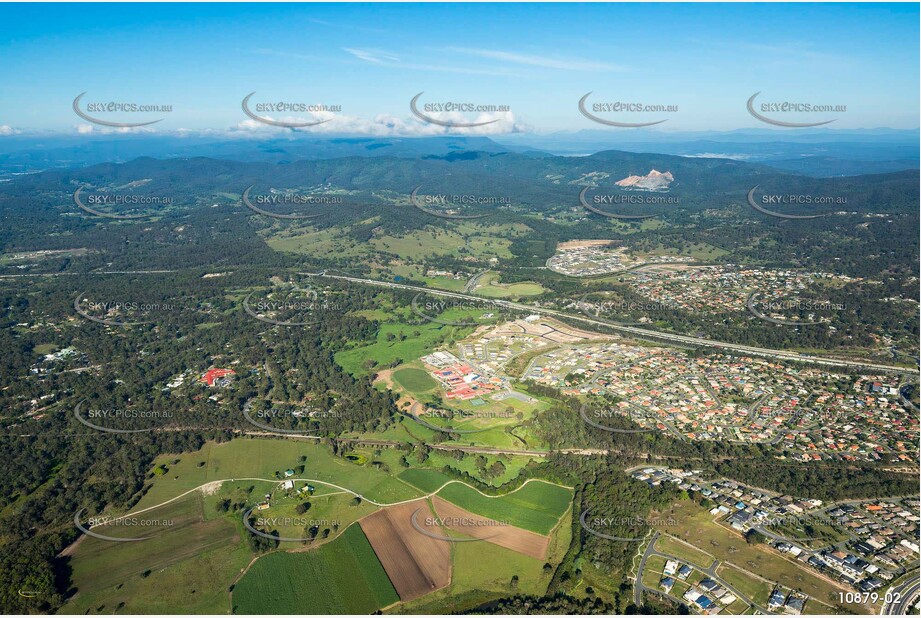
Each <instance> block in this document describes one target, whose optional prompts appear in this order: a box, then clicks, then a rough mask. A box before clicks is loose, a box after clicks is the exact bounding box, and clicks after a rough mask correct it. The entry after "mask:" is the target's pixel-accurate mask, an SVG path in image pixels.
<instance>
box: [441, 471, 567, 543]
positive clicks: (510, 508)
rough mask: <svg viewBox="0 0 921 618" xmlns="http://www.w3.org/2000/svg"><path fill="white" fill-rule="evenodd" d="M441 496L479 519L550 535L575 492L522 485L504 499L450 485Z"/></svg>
mask: <svg viewBox="0 0 921 618" xmlns="http://www.w3.org/2000/svg"><path fill="white" fill-rule="evenodd" d="M438 495H439V496H440V497H441V498H444V499H445V500H447V501H449V502H453V503H454V504H456V505H457V506H459V507H461V508H462V509H466V510H468V511H470V512H472V513H476V514H477V515H482V516H483V517H488V518H490V519H498V520H501V521H507V522H509V523H510V524H511V525H513V526H517V527H519V528H524V529H525V530H530V531H532V532H536V533H538V534H542V535H547V534H550V531H551V530H553V528H554V527H555V526H556V525H557V522H558V521H559V519H560V517H562V516H563V513H565V512H566V509H568V508H569V505H570V503H571V502H572V491H571V490H569V489H567V488H565V487H560V486H559V485H554V484H552V483H545V482H542V481H536V482H531V483H528V484H526V485H523V486H522V487H521V488H520V489H518V490H517V491H514V492H512V493H509V494H508V495H505V496H499V497H490V496H484V495H483V494H481V493H479V492H478V491H476V490H475V489H472V488H470V487H468V486H466V485H461V484H458V483H454V484H451V485H448V486H447V487H445V488H444V489H442V490H441V491H440V492H438Z"/></svg>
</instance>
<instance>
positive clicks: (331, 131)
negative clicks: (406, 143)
mask: <svg viewBox="0 0 921 618" xmlns="http://www.w3.org/2000/svg"><path fill="white" fill-rule="evenodd" d="M326 118H329V119H330V120H329V122H325V123H323V124H319V125H315V126H312V127H305V128H301V129H297V132H299V133H311V134H316V135H343V134H344V135H368V136H372V137H426V136H437V135H501V134H505V133H523V132H527V131H530V127H528V126H527V125H525V124H523V123H521V122H518V121H516V120H515V116H514V114H512V113H509V112H504V113H484V114H480V115H478V116H476V117H468V116H464V115H463V114H440V115H438V117H437V119H438V120H444V121H451V120H453V121H456V122H487V121H490V120H497V122H493V123H491V124H486V125H482V126H478V127H464V128H461V127H456V128H454V127H443V126H440V125H437V124H430V123H426V122H422V121H419V120H416V119H414V118H409V119H407V118H398V117H396V116H391V115H389V114H378V115H377V116H375V117H373V118H361V117H358V116H346V115H342V114H335V115H334V114H329V113H316V114H313V116H312V119H313V120H323V119H326ZM273 120H274V119H273ZM278 120H283V121H286V122H305V121H309V120H311V118H293V117H285V118H280V119H278ZM290 131H291V129H287V128H283V127H275V126H272V125H267V124H264V123H261V122H258V121H256V120H252V119H247V120H244V121H242V122H240V123H238V124H237V125H235V126H234V127H232V128H230V129H229V133H231V134H234V135H238V136H245V135H253V136H255V135H271V134H277V135H282V134H285V133H288V132H290Z"/></svg>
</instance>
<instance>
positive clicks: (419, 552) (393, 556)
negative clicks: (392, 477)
mask: <svg viewBox="0 0 921 618" xmlns="http://www.w3.org/2000/svg"><path fill="white" fill-rule="evenodd" d="M420 508H421V509H422V511H421V512H420V513H419V515H418V516H417V517H416V522H417V523H418V524H419V526H420V527H422V528H424V529H425V530H428V531H430V532H431V533H432V534H434V535H436V536H446V535H445V533H444V531H443V530H442V529H441V528H439V527H438V526H435V525H429V524H430V522H427V521H426V520H427V519H430V518H431V517H432V514H431V509H430V508H429V506H428V504H427V503H426V501H425V500H424V499H420V500H414V501H412V502H407V503H406V504H400V505H398V506H390V507H387V508H383V509H381V510H379V511H377V512H375V513H372V514H371V515H368V516H367V517H365V518H363V519H361V520H360V521H359V524H360V525H361V529H362V530H363V531H364V533H365V536H367V537H368V540H369V541H370V542H371V547H373V548H374V553H375V554H377V558H378V560H380V561H381V564H382V565H383V567H384V570H385V571H386V572H387V577H389V578H390V582H391V583H392V584H393V587H394V588H395V589H396V591H397V594H398V595H400V600H402V601H411V600H412V599H416V598H418V597H421V596H422V595H425V594H429V593H430V592H433V591H435V590H438V589H439V588H444V587H445V586H447V585H448V584H450V583H451V547H450V544H449V543H446V542H445V541H439V540H436V539H433V538H430V537H427V536H425V535H424V534H422V533H420V532H419V531H418V530H416V529H415V528H414V527H413V525H412V521H411V518H412V515H413V513H414V512H415V511H416V510H417V509H420Z"/></svg>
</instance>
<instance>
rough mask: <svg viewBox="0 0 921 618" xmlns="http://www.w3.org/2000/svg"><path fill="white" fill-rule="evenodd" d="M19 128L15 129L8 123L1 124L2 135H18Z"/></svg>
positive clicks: (0, 131)
mask: <svg viewBox="0 0 921 618" xmlns="http://www.w3.org/2000/svg"><path fill="white" fill-rule="evenodd" d="M18 134H19V130H18V129H14V128H13V127H11V126H10V125H8V124H0V135H18Z"/></svg>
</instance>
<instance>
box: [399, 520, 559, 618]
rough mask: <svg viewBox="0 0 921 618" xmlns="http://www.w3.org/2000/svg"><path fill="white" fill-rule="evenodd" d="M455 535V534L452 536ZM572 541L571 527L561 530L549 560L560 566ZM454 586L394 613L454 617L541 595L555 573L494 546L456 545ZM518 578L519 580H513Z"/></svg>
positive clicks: (553, 541)
mask: <svg viewBox="0 0 921 618" xmlns="http://www.w3.org/2000/svg"><path fill="white" fill-rule="evenodd" d="M449 534H454V533H449ZM571 538H572V529H571V528H570V527H569V526H560V527H559V528H557V530H556V531H555V532H554V534H553V536H552V537H551V539H550V546H549V549H548V554H547V560H546V562H550V563H551V564H558V563H559V562H560V561H561V560H562V559H563V556H564V554H565V553H566V550H567V548H568V547H569V543H570V540H571ZM451 560H452V564H453V570H452V576H451V584H450V586H448V587H447V588H444V589H442V590H438V591H436V592H433V593H432V594H429V595H426V596H424V597H422V598H420V599H417V600H415V601H412V602H410V603H408V604H405V605H401V606H399V607H397V608H395V609H394V611H395V612H396V613H414V614H451V613H458V612H462V611H464V610H472V609H473V608H475V607H477V606H479V605H482V604H483V603H487V602H489V601H491V600H493V599H497V598H501V597H507V596H509V595H513V594H529V595H541V594H543V593H544V592H546V590H547V586H548V585H549V584H550V579H551V577H552V571H544V569H543V566H544V563H545V561H544V560H536V559H534V558H531V557H529V556H525V555H524V554H520V553H517V552H514V551H512V550H510V549H506V548H504V547H500V546H498V545H493V544H491V543H453V544H452V547H451ZM515 576H517V578H518V579H517V580H515V581H513V578H514V577H515Z"/></svg>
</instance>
